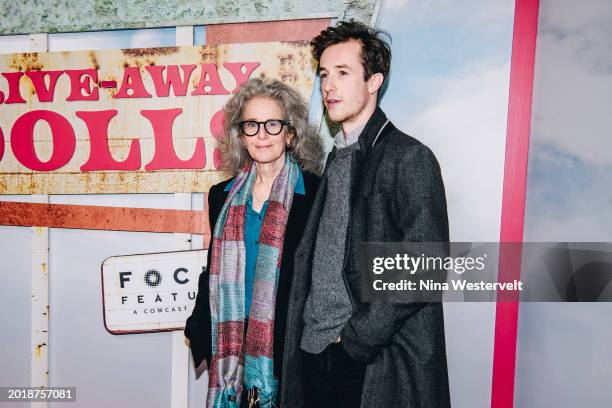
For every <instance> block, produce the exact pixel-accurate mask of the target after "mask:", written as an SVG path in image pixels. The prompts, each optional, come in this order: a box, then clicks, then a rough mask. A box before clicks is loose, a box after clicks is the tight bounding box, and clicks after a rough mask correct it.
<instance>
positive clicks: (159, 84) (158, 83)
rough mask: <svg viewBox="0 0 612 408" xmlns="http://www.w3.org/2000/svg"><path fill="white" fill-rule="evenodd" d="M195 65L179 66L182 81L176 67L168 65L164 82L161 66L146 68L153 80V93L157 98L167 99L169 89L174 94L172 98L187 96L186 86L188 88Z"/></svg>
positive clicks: (162, 67)
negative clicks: (181, 72)
mask: <svg viewBox="0 0 612 408" xmlns="http://www.w3.org/2000/svg"><path fill="white" fill-rule="evenodd" d="M195 67H196V65H195V64H190V65H181V69H182V70H183V76H184V77H185V79H184V80H182V79H181V75H180V73H179V70H178V66H176V65H169V66H168V67H167V68H168V72H167V74H166V80H164V69H165V68H166V67H165V66H163V65H149V66H147V67H146V69H147V71H149V74H150V75H151V79H153V85H155V92H156V93H157V96H159V97H167V96H168V95H169V94H170V87H172V91H173V92H174V96H185V95H187V86H189V78H190V77H191V73H192V72H193V70H194V69H195Z"/></svg>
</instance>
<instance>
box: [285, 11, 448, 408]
mask: <svg viewBox="0 0 612 408" xmlns="http://www.w3.org/2000/svg"><path fill="white" fill-rule="evenodd" d="M311 45H312V46H313V54H314V56H315V58H316V59H317V60H318V61H319V73H320V77H321V89H322V93H323V98H324V104H325V107H326V109H327V113H328V116H329V119H330V120H331V121H333V122H337V123H339V124H340V125H341V128H342V130H341V131H340V132H338V134H337V135H336V137H335V147H334V149H333V150H332V152H331V153H330V155H329V157H328V159H327V164H326V169H325V173H324V175H323V179H322V181H321V185H320V187H319V190H318V193H317V197H316V198H315V202H314V204H313V208H312V210H311V213H310V216H309V219H308V222H307V223H306V230H305V234H304V238H303V240H302V243H301V245H300V247H299V248H298V250H297V252H296V258H295V273H294V281H293V282H292V289H291V290H292V292H291V300H290V303H289V310H288V322H287V330H286V333H287V334H288V335H289V336H288V337H287V339H286V344H285V348H286V353H285V364H284V367H283V375H282V378H283V383H282V385H281V387H282V388H281V396H282V402H281V406H283V407H291V408H293V407H297V406H302V405H305V406H307V407H317V408H319V407H360V406H361V407H367V408H371V407H419V408H423V407H432V408H434V407H435V408H444V407H449V406H450V401H449V390H448V374H447V368H446V351H445V341H444V322H443V314H442V304H441V303H435V302H434V303H404V304H401V303H386V302H381V301H376V300H374V301H372V302H369V303H364V302H362V301H361V294H360V272H359V244H360V243H361V242H402V241H403V242H447V241H448V219H447V214H446V199H445V195H444V186H443V183H442V177H441V175H440V169H439V166H438V163H437V161H436V159H435V157H434V155H433V153H432V152H431V151H430V150H429V149H428V148H427V147H426V146H424V145H423V144H421V143H420V142H418V141H417V140H416V139H414V138H412V137H410V136H407V135H405V134H404V133H402V132H401V131H399V130H398V129H396V128H395V127H394V126H393V125H392V124H391V123H390V122H389V121H388V120H387V118H386V116H385V114H384V113H383V111H382V110H381V109H380V108H379V107H378V106H377V105H378V94H379V91H380V89H381V86H382V85H383V82H384V81H385V79H386V78H387V76H388V74H389V68H390V60H391V51H390V47H389V45H388V44H387V43H386V42H385V41H384V40H383V39H382V38H381V33H380V32H378V31H375V30H372V29H370V28H368V27H367V26H365V25H363V24H360V23H356V22H341V23H339V24H338V26H337V27H334V28H332V27H330V28H327V29H325V30H323V31H322V32H321V33H320V34H319V36H317V37H316V38H314V39H313V41H312V43H311Z"/></svg>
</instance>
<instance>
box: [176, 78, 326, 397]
mask: <svg viewBox="0 0 612 408" xmlns="http://www.w3.org/2000/svg"><path fill="white" fill-rule="evenodd" d="M224 118H225V124H224V132H225V134H224V138H223V139H222V140H221V141H220V146H219V147H220V149H221V154H222V156H221V157H222V160H223V163H224V166H225V168H226V169H227V170H229V171H230V172H232V173H233V174H235V177H233V178H231V179H230V180H227V181H225V182H222V183H220V184H217V185H215V186H213V187H212V188H211V189H210V191H209V194H208V213H209V217H210V225H211V231H212V238H211V244H210V247H209V250H208V268H207V270H206V271H205V272H204V273H202V274H201V276H200V279H199V284H198V295H197V298H196V305H195V307H194V310H193V313H192V315H191V317H189V319H188V320H187V324H186V327H185V335H186V336H187V337H188V338H189V340H190V342H191V351H192V354H193V358H194V362H195V365H196V367H198V366H199V365H200V363H201V362H202V361H203V360H204V359H205V360H206V362H207V364H208V367H209V386H208V387H209V388H208V397H207V406H208V407H234V406H249V407H250V406H254V405H256V404H259V405H260V406H261V407H271V406H277V405H278V403H279V402H280V398H279V396H278V390H279V389H280V388H279V381H280V373H281V372H282V371H281V370H282V363H283V342H284V338H285V325H286V317H287V316H286V310H287V304H288V300H289V288H290V286H291V273H292V270H293V254H294V252H295V249H296V247H297V245H298V243H299V241H300V239H301V236H302V232H303V230H304V224H305V222H306V219H307V218H308V213H309V211H310V208H311V203H312V200H313V198H314V193H315V192H316V189H317V186H318V177H317V176H316V175H315V174H314V173H319V172H320V168H321V164H322V163H321V159H322V147H321V142H320V139H319V137H318V135H317V134H316V132H314V131H313V129H312V128H311V127H309V125H308V122H307V120H308V110H307V108H306V105H305V104H304V102H303V101H302V99H301V97H300V95H299V94H298V93H297V92H296V91H295V90H293V89H292V88H290V87H289V86H287V85H285V84H283V83H282V82H279V81H276V80H264V79H252V80H250V81H248V82H247V83H246V84H245V85H243V86H242V88H241V89H240V91H239V92H238V94H236V95H235V96H233V97H232V98H231V99H230V100H229V102H228V103H227V105H226V106H225V108H224ZM243 390H244V391H243Z"/></svg>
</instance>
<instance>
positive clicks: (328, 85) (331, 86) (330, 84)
mask: <svg viewBox="0 0 612 408" xmlns="http://www.w3.org/2000/svg"><path fill="white" fill-rule="evenodd" d="M321 85H322V87H323V92H331V91H335V90H336V83H335V82H334V81H333V80H332V79H331V78H330V77H329V76H328V77H327V78H325V79H324V80H323V81H321Z"/></svg>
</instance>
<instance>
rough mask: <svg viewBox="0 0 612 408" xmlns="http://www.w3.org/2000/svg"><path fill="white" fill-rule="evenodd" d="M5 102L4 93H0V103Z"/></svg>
mask: <svg viewBox="0 0 612 408" xmlns="http://www.w3.org/2000/svg"><path fill="white" fill-rule="evenodd" d="M2 102H4V92H2V91H0V103H2Z"/></svg>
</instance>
